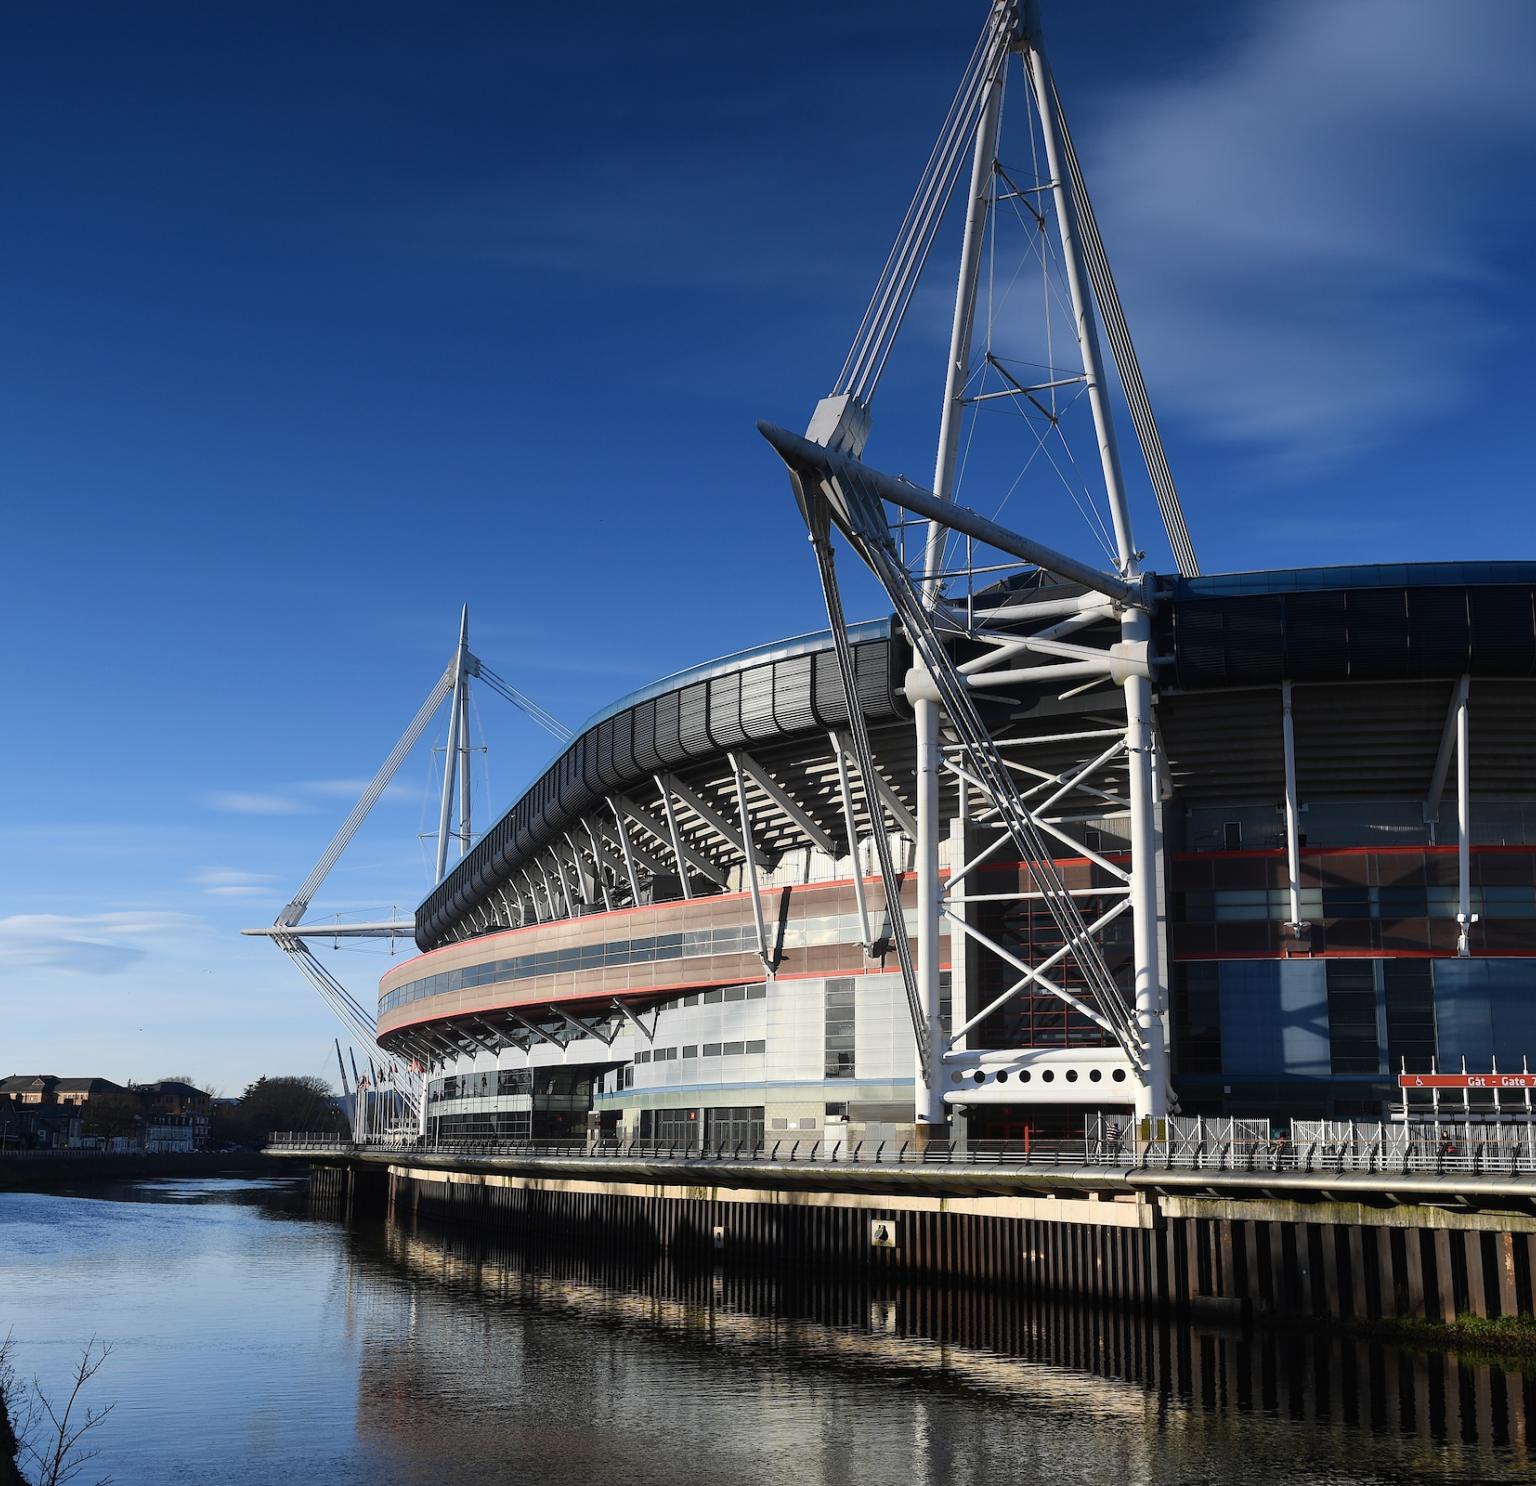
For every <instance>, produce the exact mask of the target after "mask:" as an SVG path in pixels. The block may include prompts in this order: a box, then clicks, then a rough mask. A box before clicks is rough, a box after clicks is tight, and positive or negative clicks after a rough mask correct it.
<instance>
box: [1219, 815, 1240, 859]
mask: <svg viewBox="0 0 1536 1486" xmlns="http://www.w3.org/2000/svg"><path fill="white" fill-rule="evenodd" d="M1221 842H1222V850H1224V851H1241V850H1242V849H1243V823H1242V822H1241V821H1240V820H1224V821H1223V822H1222V823H1221Z"/></svg>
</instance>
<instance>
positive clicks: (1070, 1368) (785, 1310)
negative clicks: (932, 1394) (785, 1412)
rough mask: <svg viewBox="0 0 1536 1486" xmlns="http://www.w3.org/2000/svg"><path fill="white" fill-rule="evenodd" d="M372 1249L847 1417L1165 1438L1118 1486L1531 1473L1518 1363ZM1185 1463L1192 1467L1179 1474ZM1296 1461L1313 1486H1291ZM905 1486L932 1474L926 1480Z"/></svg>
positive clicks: (461, 1251)
mask: <svg viewBox="0 0 1536 1486" xmlns="http://www.w3.org/2000/svg"><path fill="white" fill-rule="evenodd" d="M382 1248H383V1252H384V1254H385V1255H387V1257H388V1259H389V1260H390V1262H392V1263H394V1264H396V1265H399V1266H400V1267H402V1268H403V1269H405V1270H407V1271H409V1272H410V1273H412V1274H413V1275H416V1276H419V1277H421V1278H424V1279H426V1280H429V1281H430V1282H431V1285H432V1287H433V1290H434V1291H435V1292H436V1293H438V1294H440V1295H443V1296H451V1297H455V1298H456V1299H457V1300H458V1301H459V1302H460V1303H462V1304H473V1305H476V1306H478V1307H480V1308H481V1311H482V1314H495V1311H496V1310H498V1309H499V1310H502V1311H505V1312H510V1313H513V1314H518V1313H521V1314H524V1315H526V1314H530V1313H534V1314H538V1315H540V1316H542V1317H544V1318H548V1319H555V1318H565V1319H568V1320H569V1321H571V1322H572V1323H573V1324H578V1325H580V1326H582V1327H585V1328H588V1329H592V1328H598V1329H612V1330H619V1331H623V1332H628V1333H634V1332H650V1333H653V1334H654V1335H656V1336H658V1337H665V1338H670V1339H674V1340H676V1341H678V1342H682V1343H687V1344H691V1345H693V1346H695V1347H698V1348H702V1349H707V1350H710V1351H713V1352H714V1353H715V1354H717V1356H720V1357H722V1358H727V1359H732V1360H734V1359H736V1358H739V1357H740V1356H743V1355H747V1354H751V1355H753V1356H754V1357H755V1358H756V1359H757V1360H758V1361H759V1363H762V1364H765V1365H768V1366H770V1367H776V1368H777V1369H778V1370H781V1371H782V1372H783V1373H784V1374H785V1375H788V1376H794V1377H796V1378H798V1379H799V1380H801V1382H802V1384H804V1385H805V1387H804V1389H803V1394H802V1396H811V1397H814V1395H815V1393H816V1391H817V1390H818V1388H819V1389H824V1390H827V1391H828V1392H829V1393H830V1395H831V1396H832V1397H833V1398H835V1399H836V1400H837V1401H838V1405H839V1407H840V1408H843V1409H845V1410H846V1408H847V1406H848V1405H849V1404H850V1403H851V1402H852V1400H851V1399H849V1398H847V1397H845V1396H844V1395H843V1393H842V1392H841V1390H843V1389H844V1388H846V1387H847V1386H848V1381H849V1377H850V1375H855V1376H857V1378H858V1380H859V1383H860V1385H861V1391H862V1389H863V1388H866V1387H868V1386H870V1385H871V1384H873V1385H874V1386H877V1387H878V1386H882V1385H883V1386H885V1387H887V1388H890V1387H899V1388H902V1389H911V1388H913V1387H921V1388H923V1389H927V1390H934V1389H939V1390H943V1391H944V1392H945V1393H946V1394H950V1395H970V1396H972V1397H974V1398H976V1399H978V1400H979V1399H985V1400H986V1401H987V1402H988V1403H1003V1404H1006V1405H1008V1406H1009V1407H1010V1408H1021V1409H1027V1410H1028V1411H1029V1416H1030V1418H1031V1419H1033V1420H1034V1421H1036V1423H1037V1424H1040V1425H1041V1426H1049V1425H1054V1426H1059V1427H1062V1428H1070V1427H1072V1426H1073V1425H1075V1424H1092V1425H1094V1426H1095V1427H1096V1428H1097V1430H1098V1432H1099V1434H1100V1438H1101V1439H1102V1438H1103V1434H1102V1426H1104V1425H1105V1424H1108V1423H1112V1422H1113V1423H1118V1424H1120V1425H1124V1426H1134V1427H1147V1428H1150V1429H1151V1430H1153V1431H1154V1432H1155V1433H1156V1434H1157V1435H1159V1436H1161V1438H1162V1439H1163V1441H1164V1442H1165V1443H1164V1445H1163V1446H1162V1447H1160V1448H1157V1449H1153V1450H1151V1451H1149V1452H1147V1453H1146V1455H1145V1458H1143V1459H1142V1461H1141V1462H1140V1465H1141V1468H1140V1469H1133V1470H1131V1471H1130V1472H1129V1479H1132V1480H1148V1481H1161V1480H1173V1479H1184V1478H1185V1475H1184V1469H1183V1466H1198V1467H1204V1468H1214V1469H1216V1470H1217V1472H1218V1474H1222V1473H1223V1469H1222V1467H1221V1466H1220V1465H1219V1459H1213V1458H1211V1454H1210V1452H1212V1451H1215V1452H1216V1454H1217V1456H1218V1457H1219V1455H1220V1454H1221V1453H1222V1451H1223V1449H1225V1448H1230V1449H1232V1450H1234V1451H1236V1450H1240V1451H1241V1452H1242V1456H1243V1459H1242V1461H1241V1464H1240V1465H1239V1464H1238V1463H1237V1462H1235V1461H1234V1462H1232V1463H1229V1464H1228V1465H1227V1466H1226V1467H1225V1472H1231V1471H1233V1470H1234V1469H1235V1470H1238V1471H1239V1472H1240V1473H1241V1475H1242V1477H1243V1479H1249V1480H1253V1479H1263V1478H1265V1477H1264V1474H1263V1473H1264V1471H1265V1469H1266V1466H1265V1461H1264V1459H1263V1457H1262V1455H1260V1456H1252V1455H1251V1454H1250V1452H1251V1451H1253V1450H1254V1449H1255V1448H1256V1447H1258V1448H1260V1449H1262V1448H1264V1447H1265V1442H1269V1443H1273V1444H1274V1445H1275V1446H1276V1447H1277V1448H1280V1449H1282V1450H1283V1451H1284V1452H1285V1453H1286V1455H1287V1457H1288V1459H1287V1463H1286V1466H1285V1472H1284V1474H1285V1478H1286V1479H1289V1480H1297V1479H1309V1480H1310V1479H1316V1480H1320V1481H1321V1480H1330V1481H1331V1480H1341V1481H1342V1480H1350V1481H1354V1480H1399V1479H1401V1480H1412V1479H1464V1480H1469V1481H1478V1480H1494V1479H1511V1480H1523V1479H1529V1478H1530V1465H1531V1461H1530V1454H1529V1452H1528V1448H1527V1444H1528V1439H1529V1435H1530V1426H1531V1422H1532V1420H1533V1419H1536V1375H1533V1374H1532V1373H1531V1372H1530V1371H1528V1370H1527V1366H1528V1365H1527V1366H1523V1365H1522V1364H1521V1363H1520V1362H1519V1361H1518V1360H1513V1359H1489V1358H1486V1357H1464V1356H1458V1355H1456V1354H1450V1353H1439V1352H1430V1351H1421V1350H1418V1349H1413V1348H1405V1347H1399V1346H1393V1345H1387V1344H1384V1343H1382V1342H1379V1341H1375V1340H1370V1339H1363V1338H1353V1337H1347V1336H1340V1335H1334V1334H1317V1333H1303V1332H1268V1331H1258V1332H1247V1333H1245V1332H1243V1331H1242V1330H1240V1329H1238V1328H1236V1327H1232V1328H1224V1327H1222V1326H1220V1325H1215V1326H1213V1325H1210V1324H1199V1323H1197V1324H1196V1325H1194V1326H1192V1327H1190V1326H1184V1325H1169V1324H1167V1323H1166V1322H1164V1321H1162V1320H1160V1319H1158V1318H1156V1317H1153V1316H1148V1315H1141V1314H1136V1313H1126V1312H1116V1311H1113V1310H1107V1309H1102V1308H1099V1307H1096V1306H1091V1305H1078V1304H1060V1303H1052V1302H1050V1301H1046V1300H1042V1299H1039V1298H1036V1297H1023V1298H1017V1299H1015V1298H1003V1297H999V1296H996V1295H989V1294H985V1293H982V1292H979V1291H957V1292H949V1291H944V1290H941V1289H939V1288H937V1287H934V1286H929V1285H899V1284H889V1283H880V1284H872V1283H861V1282H858V1281H853V1282H848V1281H839V1282H837V1283H829V1284H818V1283H816V1282H814V1281H812V1280H810V1279H808V1278H807V1277H805V1276H803V1275H796V1274H791V1273H780V1272H776V1271H752V1270H747V1271H737V1270H723V1269H699V1268H690V1267H686V1266H681V1265H677V1264H673V1263H670V1262H668V1261H666V1260H660V1261H654V1262H652V1261H636V1260H625V1259H622V1258H620V1259H608V1260H604V1259H601V1258H597V1257H594V1256H593V1255H591V1254H589V1253H573V1252H569V1251H564V1252H562V1251H559V1250H556V1249H551V1248H548V1247H544V1246H540V1245H536V1244H535V1245H530V1246H520V1245H518V1244H515V1243H508V1242H498V1241H497V1240H496V1239H494V1238H491V1237H487V1236H486V1235H484V1234H482V1233H480V1232H478V1231H466V1230H460V1229H450V1228H445V1227H442V1226H439V1225H435V1224H433V1223H431V1222H427V1221H422V1222H418V1223H416V1224H415V1225H414V1226H411V1227H403V1226H402V1227H392V1228H387V1229H385V1230H383V1233H382ZM487 1307H490V1308H491V1309H489V1310H487V1309H486V1308H487ZM493 1324H494V1323H493ZM419 1340H420V1338H418V1344H419ZM416 1355H418V1356H419V1355H421V1353H420V1350H419V1345H418V1350H417V1353H416ZM813 1377H815V1378H817V1379H818V1382H817V1383H815V1384H812V1383H811V1379H812V1378H813ZM418 1383H419V1384H420V1385H421V1386H426V1387H430V1380H427V1379H420V1378H418ZM370 1391H372V1390H371V1389H369V1388H365V1398H366V1394H367V1393H368V1392H370ZM364 1408H365V1412H366V1403H365V1405H364ZM804 1422H805V1421H804V1420H803V1419H802V1420H798V1421H797V1425H803V1424H804ZM1297 1426H1301V1427H1302V1428H1301V1431H1300V1432H1298V1430H1297ZM1224 1442H1225V1443H1224ZM936 1443H937V1442H936V1441H933V1440H932V1439H931V1438H930V1439H929V1440H928V1441H927V1445H929V1446H932V1445H935V1444H936ZM1186 1450H1188V1451H1189V1452H1190V1453H1191V1457H1192V1458H1190V1459H1188V1460H1187V1461H1183V1464H1182V1465H1178V1464H1177V1463H1178V1462H1180V1461H1182V1460H1183V1456H1184V1452H1185V1451H1186ZM1293 1452H1294V1453H1293ZM1159 1457H1166V1458H1159ZM1307 1460H1310V1462H1311V1469H1312V1471H1313V1472H1314V1473H1313V1474H1310V1475H1309V1474H1307V1473H1306V1470H1305V1469H1303V1473H1302V1475H1301V1476H1299V1477H1298V1476H1297V1474H1296V1469H1297V1467H1298V1465H1299V1464H1301V1463H1302V1462H1303V1461H1307ZM917 1463H918V1462H916V1461H913V1462H909V1470H910V1467H911V1465H912V1464H917ZM1102 1464H1106V1465H1107V1462H1104V1463H1102ZM931 1465H932V1462H930V1466H931ZM1276 1468H1277V1470H1278V1468H1279V1463H1278V1461H1277V1462H1276ZM1170 1471H1171V1474H1170ZM1197 1474H1198V1470H1197ZM917 1478H918V1479H920V1480H926V1479H930V1478H931V1479H934V1480H938V1479H942V1478H943V1477H942V1473H940V1472H936V1471H933V1470H931V1469H930V1470H929V1471H928V1472H924V1471H922V1470H919V1471H918V1472H917ZM1101 1479H1103V1477H1101Z"/></svg>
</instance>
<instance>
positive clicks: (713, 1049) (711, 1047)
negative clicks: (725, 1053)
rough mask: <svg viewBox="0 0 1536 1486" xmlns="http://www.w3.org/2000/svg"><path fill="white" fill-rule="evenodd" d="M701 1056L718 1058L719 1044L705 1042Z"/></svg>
mask: <svg viewBox="0 0 1536 1486" xmlns="http://www.w3.org/2000/svg"><path fill="white" fill-rule="evenodd" d="M703 1056H704V1057H706V1058H718V1057H719V1056H720V1044H719V1043H718V1042H706V1043H705V1044H704V1051H703Z"/></svg>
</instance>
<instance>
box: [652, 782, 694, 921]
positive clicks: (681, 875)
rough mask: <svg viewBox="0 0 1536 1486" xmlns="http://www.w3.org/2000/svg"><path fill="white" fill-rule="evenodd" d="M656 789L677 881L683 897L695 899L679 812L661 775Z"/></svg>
mask: <svg viewBox="0 0 1536 1486" xmlns="http://www.w3.org/2000/svg"><path fill="white" fill-rule="evenodd" d="M656 787H657V789H658V790H660V792H661V811H662V814H663V815H664V816H665V817H666V821H667V840H668V842H669V843H670V844H671V847H672V855H673V856H674V857H675V858H676V860H677V880H678V881H679V882H680V883H682V885H683V897H684V898H691V897H693V884H692V883H691V882H689V881H688V864H687V863H686V861H685V860H684V859H683V837H682V833H681V832H680V831H679V830H678V829H677V811H676V810H674V809H673V808H672V796H671V794H670V792H669V791H668V789H667V787H666V785H664V784H663V783H662V782H661V775H660V774H658V775H656Z"/></svg>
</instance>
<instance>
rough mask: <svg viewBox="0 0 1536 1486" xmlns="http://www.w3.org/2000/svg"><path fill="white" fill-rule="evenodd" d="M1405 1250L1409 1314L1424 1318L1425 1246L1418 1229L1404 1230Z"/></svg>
mask: <svg viewBox="0 0 1536 1486" xmlns="http://www.w3.org/2000/svg"><path fill="white" fill-rule="evenodd" d="M1403 1249H1404V1253H1405V1256H1406V1258H1407V1261H1408V1262H1407V1273H1406V1274H1405V1276H1404V1279H1405V1281H1406V1287H1407V1291H1408V1297H1407V1314H1408V1315H1410V1316H1417V1317H1422V1316H1423V1314H1424V1244H1423V1242H1422V1240H1421V1237H1420V1234H1419V1230H1418V1229H1417V1228H1405V1229H1404V1230H1403Z"/></svg>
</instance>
